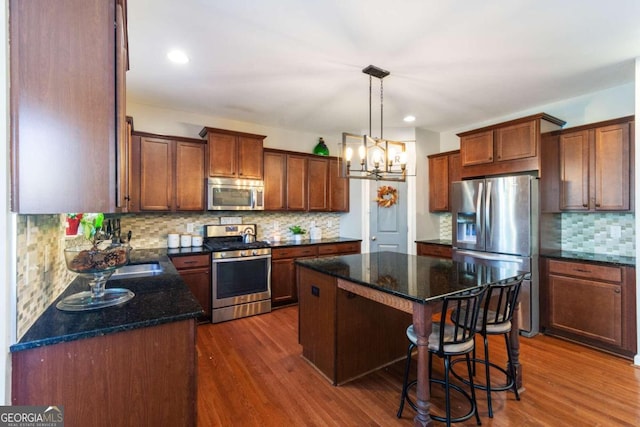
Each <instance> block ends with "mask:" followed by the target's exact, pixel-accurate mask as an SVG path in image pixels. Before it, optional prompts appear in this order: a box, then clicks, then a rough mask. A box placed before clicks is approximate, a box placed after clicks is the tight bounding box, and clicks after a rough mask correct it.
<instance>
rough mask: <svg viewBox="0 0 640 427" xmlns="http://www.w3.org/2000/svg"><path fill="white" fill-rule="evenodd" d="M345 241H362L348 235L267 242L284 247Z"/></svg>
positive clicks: (276, 246) (273, 245)
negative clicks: (297, 240)
mask: <svg viewBox="0 0 640 427" xmlns="http://www.w3.org/2000/svg"><path fill="white" fill-rule="evenodd" d="M347 242H362V239H352V238H349V237H332V238H327V239H319V240H310V239H307V240H304V239H303V240H301V241H299V242H294V241H293V240H280V241H279V242H268V243H269V246H271V247H272V248H286V247H289V246H309V245H326V244H331V243H347Z"/></svg>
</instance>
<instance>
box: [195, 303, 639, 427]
mask: <svg viewBox="0 0 640 427" xmlns="http://www.w3.org/2000/svg"><path fill="white" fill-rule="evenodd" d="M297 324H298V310H297V307H295V306H293V307H286V308H282V309H278V310H275V311H273V312H271V313H269V314H264V315H259V316H253V317H249V318H245V319H238V320H234V321H231V322H225V323H218V324H215V325H211V324H209V325H201V326H199V327H198V339H197V352H198V426H199V427H209V426H243V427H245V426H410V425H412V420H413V416H414V415H415V413H414V411H413V410H412V409H411V408H410V407H409V406H408V405H405V409H404V413H403V416H402V419H397V418H396V416H395V414H396V411H397V409H398V403H399V397H400V389H401V384H402V375H403V369H404V362H399V363H395V364H393V365H391V366H389V367H387V368H384V369H380V370H378V371H376V372H373V373H371V374H368V375H366V376H365V377H362V378H360V379H357V380H354V381H352V382H350V383H348V384H346V385H343V386H340V387H334V386H332V385H330V384H329V382H328V381H327V380H326V379H325V378H324V377H323V376H322V375H321V374H320V373H319V372H318V371H316V370H315V369H314V368H313V367H312V366H311V365H309V364H308V363H307V362H306V361H305V360H304V359H303V358H302V356H301V353H302V349H301V347H300V346H299V345H298V328H297ZM497 338H498V339H496V340H495V341H493V340H492V341H490V348H491V356H492V361H498V364H499V365H503V364H504V363H506V353H505V350H504V341H503V340H502V339H501V337H497ZM478 350H479V351H481V350H482V346H481V345H480V348H479V349H478ZM437 360H438V359H437V358H434V369H435V371H436V375H437V374H438V373H439V374H441V372H442V369H441V364H440V363H438V362H437ZM520 360H521V363H522V365H523V375H524V386H525V390H524V392H522V393H521V401H519V402H518V401H516V400H515V396H514V395H513V393H505V392H501V393H495V394H493V395H492V396H493V399H492V401H493V410H494V418H493V419H490V418H489V417H488V415H487V400H486V395H485V394H484V392H481V391H479V392H478V395H477V399H478V407H479V411H480V417H481V420H482V425H483V426H518V427H519V426H552V427H556V426H638V425H640V369H638V368H637V367H634V366H633V365H632V363H631V361H629V360H625V359H621V358H618V357H616V356H611V355H608V354H605V353H602V352H599V351H596V350H592V349H589V348H586V347H583V346H580V345H576V344H572V343H569V342H566V341H563V340H559V339H556V338H552V337H547V336H544V335H538V336H536V337H534V338H522V339H521V354H520ZM503 361H504V362H503ZM413 367H414V372H413V373H412V374H413V375H414V376H415V363H413ZM437 389H438V387H437V386H434V387H433V395H434V397H433V399H432V401H433V403H434V406H435V405H437V403H436V399H438V398H439V396H441V393H440V391H439V390H437ZM454 406H455V405H454ZM434 410H437V408H435V407H434ZM435 425H440V423H437V422H436V423H435ZM457 425H469V426H475V425H476V423H475V421H473V420H470V421H468V422H466V423H461V424H457Z"/></svg>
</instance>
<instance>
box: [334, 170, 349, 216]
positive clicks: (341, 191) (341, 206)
mask: <svg viewBox="0 0 640 427" xmlns="http://www.w3.org/2000/svg"><path fill="white" fill-rule="evenodd" d="M341 162H342V159H340V158H332V159H330V160H329V210H330V211H331V212H349V179H348V178H344V177H342V176H340V168H341V167H342V163H341Z"/></svg>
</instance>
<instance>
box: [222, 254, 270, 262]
mask: <svg viewBox="0 0 640 427" xmlns="http://www.w3.org/2000/svg"><path fill="white" fill-rule="evenodd" d="M266 258H269V259H270V258H271V254H269V255H251V256H240V257H235V258H211V263H212V264H217V263H220V262H235V261H249V260H256V259H266Z"/></svg>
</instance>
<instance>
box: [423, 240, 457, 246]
mask: <svg viewBox="0 0 640 427" xmlns="http://www.w3.org/2000/svg"><path fill="white" fill-rule="evenodd" d="M415 242H416V243H428V244H431V245H442V246H451V240H446V239H430V240H416V241H415Z"/></svg>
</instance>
